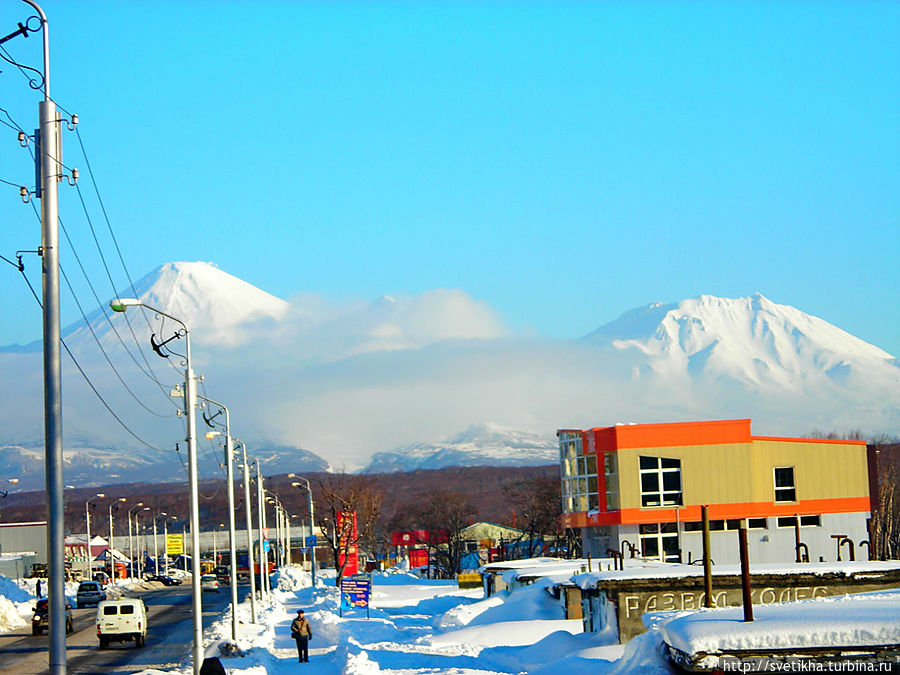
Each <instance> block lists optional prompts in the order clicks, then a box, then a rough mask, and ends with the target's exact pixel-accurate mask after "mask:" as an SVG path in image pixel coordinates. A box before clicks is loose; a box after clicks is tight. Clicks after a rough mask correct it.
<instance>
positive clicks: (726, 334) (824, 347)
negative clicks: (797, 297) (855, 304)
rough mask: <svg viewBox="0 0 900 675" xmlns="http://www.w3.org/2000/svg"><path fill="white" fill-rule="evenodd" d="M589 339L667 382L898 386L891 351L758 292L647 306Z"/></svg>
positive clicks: (792, 387) (791, 387) (776, 386)
mask: <svg viewBox="0 0 900 675" xmlns="http://www.w3.org/2000/svg"><path fill="white" fill-rule="evenodd" d="M583 340H585V341H587V342H591V343H595V344H600V345H611V346H612V347H614V348H615V349H617V350H621V351H623V352H632V353H633V354H637V355H638V357H639V359H640V361H642V362H643V367H642V368H641V369H640V371H638V372H636V374H638V375H640V374H643V375H645V376H646V375H651V374H652V375H655V376H656V377H659V378H662V379H664V380H671V379H691V380H695V381H697V380H720V381H726V380H728V381H733V382H734V383H736V384H740V385H743V386H744V387H759V388H763V389H773V388H774V389H779V390H795V391H796V390H802V389H805V388H806V387H809V386H820V385H822V384H829V383H830V384H831V385H838V386H846V385H848V384H851V383H852V384H853V385H858V386H869V387H870V386H872V385H889V384H890V383H891V382H895V383H898V384H900V370H898V367H897V366H898V363H897V360H896V359H895V358H894V357H892V356H891V355H890V354H888V353H887V352H885V351H883V350H881V349H879V348H878V347H875V346H873V345H870V344H868V343H866V342H864V341H862V340H860V339H859V338H856V337H854V336H853V335H850V334H849V333H847V332H845V331H843V330H841V329H839V328H837V327H835V326H833V325H831V324H830V323H828V322H827V321H824V320H823V319H819V318H817V317H814V316H811V315H809V314H805V313H804V312H801V311H800V310H798V309H796V308H794V307H791V306H789V305H779V304H776V303H774V302H772V301H771V300H768V299H767V298H765V297H763V296H762V295H759V294H756V295H753V296H752V297H748V298H737V299H731V298H718V297H714V296H709V295H703V296H700V297H699V298H692V299H689V300H683V301H681V302H679V303H676V304H661V303H659V304H654V305H649V306H647V307H642V308H638V309H635V310H632V311H630V312H627V313H626V314H624V315H622V316H621V317H620V318H619V319H617V320H616V321H613V322H612V323H610V324H607V325H605V326H603V327H601V328H599V329H598V330H596V331H594V332H593V333H591V334H589V335H587V336H585V337H584V338H583Z"/></svg>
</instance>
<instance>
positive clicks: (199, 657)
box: [109, 298, 203, 675]
mask: <svg viewBox="0 0 900 675" xmlns="http://www.w3.org/2000/svg"><path fill="white" fill-rule="evenodd" d="M109 306H110V308H111V309H112V310H113V311H114V312H124V311H126V310H127V309H128V308H129V307H146V308H147V309H149V310H150V311H151V312H155V313H156V314H158V315H160V316H164V317H166V318H168V319H171V320H172V321H174V322H175V323H177V324H179V325H180V326H181V328H182V330H183V331H184V343H185V360H184V367H185V369H184V415H185V417H186V418H187V444H188V482H189V484H190V491H191V500H190V501H191V503H190V508H191V512H190V522H191V591H192V595H193V606H192V609H193V615H194V616H193V619H194V626H193V629H194V630H193V634H194V635H193V638H194V641H193V657H194V664H193V665H194V675H200V667H201V666H202V664H203V604H202V600H201V590H200V555H199V552H200V506H199V496H198V482H199V481H198V476H197V439H196V432H195V429H194V408H196V407H197V393H196V391H195V389H194V370H193V368H192V366H191V333H190V330H189V329H188V327H187V324H185V323H184V321H182V320H181V319H178V318H176V317H174V316H172V315H171V314H168V313H166V312H163V311H162V310H159V309H156V308H155V307H151V306H150V305H147V304H144V303H143V302H141V301H140V300H138V299H137V298H116V299H114V300H112V301H110V303H109Z"/></svg>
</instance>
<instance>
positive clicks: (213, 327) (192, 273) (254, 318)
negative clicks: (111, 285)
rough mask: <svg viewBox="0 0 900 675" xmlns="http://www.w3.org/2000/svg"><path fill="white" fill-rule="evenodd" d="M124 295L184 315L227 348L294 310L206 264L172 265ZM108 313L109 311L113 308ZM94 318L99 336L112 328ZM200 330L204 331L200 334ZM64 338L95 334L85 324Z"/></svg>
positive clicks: (191, 325)
mask: <svg viewBox="0 0 900 675" xmlns="http://www.w3.org/2000/svg"><path fill="white" fill-rule="evenodd" d="M119 294H120V297H126V298H127V297H134V296H135V295H136V296H137V297H138V298H139V299H140V300H141V301H142V302H144V303H146V304H147V305H149V306H151V307H155V308H157V309H161V310H162V311H164V312H166V313H168V314H171V315H172V316H175V317H178V318H179V319H180V320H182V321H183V322H184V323H185V324H187V325H188V327H189V328H190V329H191V330H192V332H193V334H194V336H195V339H198V340H199V341H202V342H205V343H211V344H221V345H235V344H237V343H239V342H240V341H241V340H242V330H243V329H245V328H246V327H247V326H248V325H251V324H254V323H256V322H258V321H263V320H273V321H276V322H277V321H280V320H281V319H283V318H284V316H285V315H286V314H287V312H288V307H289V305H288V303H287V302H285V301H284V300H282V299H280V298H276V297H275V296H274V295H270V294H269V293H266V292H265V291H263V290H260V289H259V288H257V287H256V286H253V285H251V284H248V283H247V282H246V281H243V280H241V279H238V278H237V277H235V276H232V275H230V274H228V273H227V272H223V271H222V270H220V269H219V268H218V267H216V266H215V265H214V264H212V263H205V262H171V263H166V264H165V265H161V266H160V267H158V268H156V269H155V270H153V271H152V272H150V273H149V274H147V275H146V276H144V277H143V278H141V279H140V280H139V281H137V282H135V284H134V289H130V288H129V289H121V290H120V291H119ZM103 311H104V312H107V313H108V312H109V310H108V309H107V308H103ZM130 311H131V312H135V313H137V312H136V310H130ZM142 311H146V310H142ZM129 318H131V316H130V315H129ZM88 320H89V321H90V322H91V324H92V325H93V326H94V330H95V332H96V333H97V334H98V335H107V334H108V333H109V332H111V330H112V329H111V328H110V326H109V325H108V324H105V322H104V321H103V320H102V315H101V313H100V311H99V310H98V311H95V312H94V313H93V314H91V315H89V316H88ZM131 320H132V321H137V322H138V323H141V321H140V320H135V319H131ZM198 327H202V331H195V330H194V329H195V328H198ZM66 333H68V336H67V335H66ZM64 337H70V339H71V340H79V341H80V340H82V339H86V338H88V337H89V336H87V329H86V328H85V327H84V325H83V324H81V325H80V326H78V327H76V328H72V329H70V330H69V331H66V332H64Z"/></svg>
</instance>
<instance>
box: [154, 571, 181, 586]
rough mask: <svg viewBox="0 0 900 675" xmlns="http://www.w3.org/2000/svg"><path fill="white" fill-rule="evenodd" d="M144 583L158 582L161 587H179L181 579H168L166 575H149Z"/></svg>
mask: <svg viewBox="0 0 900 675" xmlns="http://www.w3.org/2000/svg"><path fill="white" fill-rule="evenodd" d="M146 581H158V582H159V583H161V584H162V585H163V586H181V579H179V578H178V577H170V576H169V575H167V574H151V575H150V576H149V577H147V578H146Z"/></svg>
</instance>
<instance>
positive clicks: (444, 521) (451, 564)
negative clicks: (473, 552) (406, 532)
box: [418, 490, 475, 574]
mask: <svg viewBox="0 0 900 675" xmlns="http://www.w3.org/2000/svg"><path fill="white" fill-rule="evenodd" d="M425 503H426V506H425V508H424V510H422V511H421V512H420V513H419V517H418V522H419V523H421V525H422V526H423V527H424V529H425V530H426V531H427V532H428V533H429V535H428V541H426V542H422V543H425V544H427V545H428V548H429V550H430V551H432V552H433V553H434V557H435V559H436V561H437V563H438V565H440V566H441V567H442V568H443V569H444V570H446V571H447V572H448V573H451V574H456V573H457V572H459V562H460V559H461V558H462V555H463V553H464V552H465V551H464V550H463V549H464V546H465V544H464V542H463V540H462V536H461V532H462V530H463V529H465V528H466V527H468V526H469V525H470V524H471V523H472V518H473V516H474V514H475V509H474V507H473V506H472V504H471V503H470V502H469V500H468V497H466V495H464V494H462V493H459V492H452V491H450V490H434V491H432V492H431V493H429V494H428V495H426V496H425Z"/></svg>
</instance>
